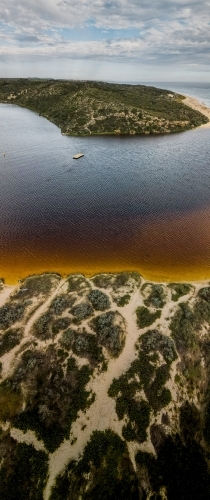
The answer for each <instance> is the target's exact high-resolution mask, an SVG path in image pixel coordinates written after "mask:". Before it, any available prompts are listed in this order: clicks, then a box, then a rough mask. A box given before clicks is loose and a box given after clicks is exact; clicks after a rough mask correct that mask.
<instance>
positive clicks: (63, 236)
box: [0, 105, 210, 283]
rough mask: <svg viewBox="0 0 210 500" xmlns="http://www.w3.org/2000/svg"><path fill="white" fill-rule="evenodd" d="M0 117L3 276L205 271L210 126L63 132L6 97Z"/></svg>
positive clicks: (200, 275)
mask: <svg viewBox="0 0 210 500" xmlns="http://www.w3.org/2000/svg"><path fill="white" fill-rule="evenodd" d="M0 121H1V151H0V276H3V277H4V278H5V279H6V281H7V282H8V283H16V282H17V279H20V278H22V277H24V276H26V275H28V274H32V273H39V272H43V271H57V272H60V273H62V274H67V273H70V272H83V273H85V274H87V275H92V274H95V273H98V272H104V271H106V272H117V271H122V270H136V271H139V272H140V273H141V274H143V275H144V276H145V277H146V278H149V279H153V280H157V281H159V280H160V281H162V280H164V281H171V280H173V281H174V280H181V281H184V280H191V281H192V280H198V279H210V266H209V264H210V223H209V221H210V217H209V216H210V161H209V157H210V155H209V153H210V146H209V139H210V129H206V130H196V131H193V132H186V133H182V134H176V135H166V136H157V137H148V136H147V137H127V138H125V137H124V138H116V137H100V138H98V137H96V138H94V137H92V138H72V137H63V136H62V135H61V134H60V131H59V129H57V128H56V127H55V126H54V125H52V124H51V123H49V122H47V120H45V119H43V118H40V117H38V116H37V115H35V114H33V113H31V112H29V111H27V110H24V109H20V108H17V107H15V106H10V105H1V106H0ZM80 151H81V152H83V153H84V154H85V156H84V157H83V158H82V159H81V160H78V161H75V160H73V159H72V156H73V155H74V154H75V153H77V152H80ZM4 153H5V154H6V156H4Z"/></svg>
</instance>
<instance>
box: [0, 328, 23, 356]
mask: <svg viewBox="0 0 210 500" xmlns="http://www.w3.org/2000/svg"><path fill="white" fill-rule="evenodd" d="M22 336H23V333H22V330H20V329H14V330H8V331H7V332H6V333H5V334H4V335H1V336H0V356H3V355H4V354H5V353H6V352H8V351H11V349H13V347H15V346H16V345H18V344H19V343H20V341H21V339H22Z"/></svg>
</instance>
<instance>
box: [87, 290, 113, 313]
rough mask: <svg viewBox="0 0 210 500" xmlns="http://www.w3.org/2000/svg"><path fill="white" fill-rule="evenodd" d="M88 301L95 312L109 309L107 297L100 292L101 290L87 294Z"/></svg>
mask: <svg viewBox="0 0 210 500" xmlns="http://www.w3.org/2000/svg"><path fill="white" fill-rule="evenodd" d="M88 299H89V300H90V302H91V304H92V306H93V307H94V309H95V310H96V311H104V310H105V309H109V307H110V300H109V297H107V295H106V294H105V293H103V292H101V290H91V291H90V292H89V294H88Z"/></svg>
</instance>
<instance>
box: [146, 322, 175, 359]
mask: <svg viewBox="0 0 210 500" xmlns="http://www.w3.org/2000/svg"><path fill="white" fill-rule="evenodd" d="M141 345H142V349H143V350H144V351H145V352H146V353H147V354H149V353H150V352H152V351H159V352H160V353H161V354H162V356H163V357H164V360H165V361H166V362H167V363H171V362H172V361H174V360H175V359H176V358H177V354H176V350H175V345H174V341H173V340H172V339H171V338H170V337H167V336H166V335H163V334H162V333H160V332H159V331H158V330H149V331H148V332H146V333H144V334H143V335H142V336H141Z"/></svg>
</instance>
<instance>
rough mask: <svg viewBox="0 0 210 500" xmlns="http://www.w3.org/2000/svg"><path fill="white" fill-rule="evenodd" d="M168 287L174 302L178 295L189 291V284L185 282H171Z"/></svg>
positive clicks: (180, 295)
mask: <svg viewBox="0 0 210 500" xmlns="http://www.w3.org/2000/svg"><path fill="white" fill-rule="evenodd" d="M170 287H171V288H172V297H171V298H172V300H174V301H175V302H176V301H177V300H179V298H180V297H182V296H183V295H186V294H187V293H189V292H190V290H191V286H190V285H188V284H187V283H176V284H175V283H171V284H170Z"/></svg>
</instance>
